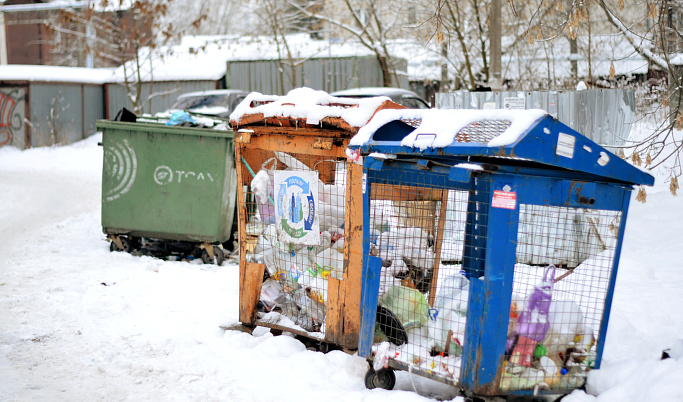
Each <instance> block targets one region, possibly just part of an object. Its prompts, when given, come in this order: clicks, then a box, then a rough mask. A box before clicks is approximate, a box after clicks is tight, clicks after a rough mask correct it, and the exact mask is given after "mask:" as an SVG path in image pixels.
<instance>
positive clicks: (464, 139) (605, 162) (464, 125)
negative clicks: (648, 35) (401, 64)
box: [348, 109, 654, 185]
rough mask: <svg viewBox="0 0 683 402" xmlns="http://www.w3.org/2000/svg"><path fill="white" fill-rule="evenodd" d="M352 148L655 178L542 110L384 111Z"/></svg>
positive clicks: (626, 178) (632, 179)
mask: <svg viewBox="0 0 683 402" xmlns="http://www.w3.org/2000/svg"><path fill="white" fill-rule="evenodd" d="M348 147H349V149H350V150H352V151H350V153H351V154H354V153H355V154H357V153H360V154H361V155H368V154H370V153H372V152H377V153H384V154H394V155H410V156H413V157H414V156H416V155H420V156H421V157H431V158H434V159H441V160H443V159H446V160H448V159H453V160H459V161H462V160H463V158H467V159H470V160H472V161H477V162H487V163H490V164H501V163H505V164H507V165H508V166H514V165H520V166H521V165H523V164H527V165H528V164H529V163H531V164H533V165H538V166H540V165H544V166H545V167H546V168H548V167H555V168H559V169H569V170H573V171H577V172H581V173H586V174H590V175H594V176H597V177H602V178H603V179H607V180H613V181H621V182H627V183H631V184H645V185H652V184H653V183H654V178H653V177H652V176H651V175H649V174H647V173H645V172H643V171H641V170H640V169H638V168H636V167H634V166H632V165H630V164H629V163H627V162H626V161H624V160H622V159H621V158H619V157H618V156H616V155H614V154H613V153H611V152H609V151H608V150H607V149H605V148H604V147H602V146H600V145H598V144H596V143H595V142H593V141H591V140H590V139H588V138H586V137H585V136H583V135H581V134H579V133H578V132H576V131H574V130H573V129H572V128H570V127H568V126H566V125H564V124H562V123H561V122H559V121H557V120H555V119H554V118H553V117H552V116H550V115H548V114H547V113H546V112H545V111H543V110H537V109H531V110H470V109H467V110H463V109H458V110H453V109H450V110H439V109H429V110H418V109H404V110H381V111H378V112H377V113H376V114H375V116H374V117H373V118H372V120H370V122H368V124H367V125H365V126H363V127H361V128H360V130H358V134H356V135H355V136H354V137H353V138H352V139H351V140H350V141H349V146H348ZM527 165H525V166H527Z"/></svg>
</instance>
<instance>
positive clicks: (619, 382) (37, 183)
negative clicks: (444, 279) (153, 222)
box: [0, 135, 683, 402]
mask: <svg viewBox="0 0 683 402" xmlns="http://www.w3.org/2000/svg"><path fill="white" fill-rule="evenodd" d="M100 140H101V137H100V136H99V135H95V136H92V137H90V138H88V139H87V140H84V141H81V142H79V143H76V144H73V145H70V146H66V147H59V148H37V149H30V150H26V151H18V150H16V149H14V148H11V147H4V148H0V222H1V223H0V400H3V401H5V400H7V401H27V400H36V401H48V400H49V401H52V400H68V401H91V400H141V401H142V400H144V401H150V400H221V401H222V400H226V401H227V400H229V401H273V400H281V401H290V400H291V401H302V400H306V401H359V400H363V401H384V400H391V401H418V400H427V399H428V398H439V399H452V398H455V399H456V400H461V398H460V397H456V393H455V391H454V390H453V389H450V388H448V387H446V386H443V385H441V384H438V383H434V382H431V381H428V380H425V379H423V378H419V377H415V376H412V377H411V375H409V374H408V373H399V375H398V384H397V386H396V390H394V391H385V390H367V389H366V388H365V386H364V384H363V376H364V375H365V372H366V369H367V363H366V362H365V361H364V360H363V359H362V358H360V357H357V356H351V355H347V354H345V353H343V352H338V351H335V352H330V353H328V354H322V353H319V352H313V351H309V350H306V347H305V346H304V345H303V344H302V343H300V342H299V341H297V340H296V339H294V338H292V337H289V336H286V335H285V336H278V337H274V336H272V335H271V334H270V333H269V332H267V331H265V330H258V331H257V332H256V333H255V335H253V336H252V335H248V334H245V333H241V332H233V331H227V332H226V331H223V330H221V329H219V326H220V325H224V324H234V323H237V321H238V311H237V310H238V268H237V266H236V265H234V264H230V263H228V262H226V263H224V264H223V265H222V266H221V267H217V266H215V265H211V266H210V265H202V264H199V263H187V262H166V261H162V260H159V259H154V258H150V257H134V256H131V255H128V254H124V253H111V252H109V245H108V243H107V242H106V240H105V236H104V234H103V233H102V231H101V226H100V183H101V171H102V148H101V147H98V146H97V142H98V141H100ZM682 202H683V200H681V199H680V198H676V197H673V196H671V195H670V194H669V192H668V185H667V184H666V183H658V185H657V186H656V187H655V188H654V189H649V191H648V200H647V203H646V204H640V203H637V202H635V201H633V203H632V204H631V210H630V216H629V218H628V226H627V233H626V241H625V245H624V249H623V253H622V259H621V266H620V272H619V277H618V281H617V286H616V295H615V299H614V305H613V308H612V318H611V321H610V327H609V331H608V334H607V341H606V342H607V343H606V348H605V356H604V360H603V368H602V369H601V370H596V371H593V372H592V373H591V374H590V377H589V381H588V391H589V393H591V394H596V395H597V397H596V396H593V395H591V394H586V393H585V392H583V391H575V393H574V394H572V395H571V396H569V397H567V398H565V399H564V401H566V402H578V401H595V400H597V401H633V402H641V401H648V400H652V401H682V400H683V381H682V379H683V358H681V359H679V360H675V359H668V360H665V361H660V360H659V357H660V355H661V351H662V349H664V348H667V347H669V346H671V345H672V344H673V343H674V341H675V340H677V339H679V338H683V313H681V309H682V306H683V291H682V290H681V288H683V259H682V258H681V257H682V253H681V251H680V248H679V247H680V244H681V243H683V205H682ZM414 388H415V389H416V390H417V391H418V392H417V393H415V392H414V391H413V390H414Z"/></svg>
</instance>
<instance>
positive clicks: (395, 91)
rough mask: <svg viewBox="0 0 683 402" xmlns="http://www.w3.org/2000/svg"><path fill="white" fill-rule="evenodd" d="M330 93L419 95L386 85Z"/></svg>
mask: <svg viewBox="0 0 683 402" xmlns="http://www.w3.org/2000/svg"><path fill="white" fill-rule="evenodd" d="M330 95H332V96H340V97H344V96H388V97H390V98H391V97H393V96H404V95H408V96H414V97H416V98H419V96H418V95H417V94H416V93H415V92H413V91H409V90H407V89H402V88H387V87H362V88H350V89H345V90H343V91H335V92H332V93H331V94H330Z"/></svg>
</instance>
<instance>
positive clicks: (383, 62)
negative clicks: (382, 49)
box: [376, 53, 393, 87]
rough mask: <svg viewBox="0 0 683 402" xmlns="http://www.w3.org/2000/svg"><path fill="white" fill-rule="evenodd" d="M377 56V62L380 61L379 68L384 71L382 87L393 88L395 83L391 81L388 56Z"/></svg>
mask: <svg viewBox="0 0 683 402" xmlns="http://www.w3.org/2000/svg"><path fill="white" fill-rule="evenodd" d="M376 54H377V61H379V67H380V69H381V70H382V85H383V86H385V87H392V86H393V82H392V79H391V71H390V69H389V60H388V58H387V57H386V56H383V55H381V54H379V53H376Z"/></svg>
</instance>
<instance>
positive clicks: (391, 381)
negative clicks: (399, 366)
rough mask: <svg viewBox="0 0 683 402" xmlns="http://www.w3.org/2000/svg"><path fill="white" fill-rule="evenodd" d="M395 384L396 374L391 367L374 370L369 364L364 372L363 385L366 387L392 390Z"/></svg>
mask: <svg viewBox="0 0 683 402" xmlns="http://www.w3.org/2000/svg"><path fill="white" fill-rule="evenodd" d="M394 385H396V374H394V369H392V368H391V367H389V368H385V369H381V370H379V371H375V369H374V368H373V367H372V366H370V368H368V372H367V373H365V387H366V388H367V389H375V388H382V389H388V390H392V389H394Z"/></svg>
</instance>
